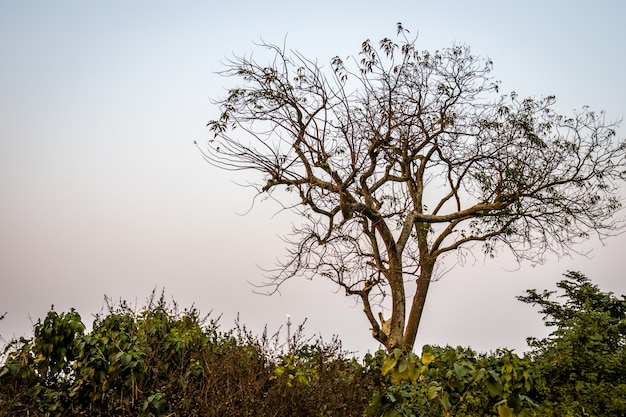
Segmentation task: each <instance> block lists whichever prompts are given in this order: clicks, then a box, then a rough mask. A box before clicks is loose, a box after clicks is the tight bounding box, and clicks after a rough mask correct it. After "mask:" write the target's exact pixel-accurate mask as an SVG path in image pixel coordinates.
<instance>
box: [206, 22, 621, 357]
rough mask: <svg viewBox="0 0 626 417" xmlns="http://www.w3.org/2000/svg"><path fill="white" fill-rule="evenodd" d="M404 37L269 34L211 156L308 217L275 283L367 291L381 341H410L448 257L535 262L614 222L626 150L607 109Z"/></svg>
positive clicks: (236, 91)
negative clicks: (356, 48) (313, 54)
mask: <svg viewBox="0 0 626 417" xmlns="http://www.w3.org/2000/svg"><path fill="white" fill-rule="evenodd" d="M397 35H398V41H392V40H391V39H387V38H385V39H383V40H382V41H380V43H379V44H377V45H376V44H372V43H371V42H370V41H369V40H367V41H365V42H363V44H362V45H361V51H360V52H359V54H358V55H357V56H356V57H352V58H348V59H345V60H342V59H340V58H339V57H335V58H334V59H333V60H332V61H331V62H330V65H328V66H322V65H318V64H317V62H316V61H313V60H310V59H308V58H306V57H305V56H303V55H302V54H300V53H298V52H294V51H289V50H286V49H285V48H284V47H280V46H277V45H273V44H266V43H264V44H261V45H259V47H260V48H261V49H262V50H263V51H264V52H269V53H270V58H269V59H268V60H267V61H266V62H259V61H258V60H256V59H253V58H252V57H251V56H250V57H248V56H236V57H235V58H233V59H232V60H230V61H229V62H228V63H227V64H226V65H227V68H226V70H225V71H224V73H223V74H224V75H226V76H231V77H234V78H236V79H238V80H239V81H238V82H239V83H238V84H237V86H236V87H233V88H231V89H229V90H228V94H227V95H226V96H225V97H224V98H222V99H220V100H218V101H217V102H216V104H217V105H218V106H219V109H220V116H219V118H217V119H216V120H213V121H211V122H209V127H210V130H211V131H212V133H213V134H214V137H213V138H212V139H211V140H209V143H208V149H207V150H206V151H204V155H205V157H206V159H207V160H208V161H209V162H210V163H211V164H213V165H215V166H218V167H221V168H224V169H229V170H250V171H255V172H257V173H260V174H261V175H260V176H259V178H260V180H259V182H257V183H256V184H255V185H256V187H257V191H258V193H259V194H267V195H271V196H272V198H275V199H276V200H278V201H279V202H281V203H282V204H283V205H284V207H286V208H288V209H290V210H293V211H295V212H296V213H298V214H299V215H300V216H301V218H302V220H303V224H302V225H301V226H299V227H296V228H294V231H293V234H292V235H291V236H290V238H289V243H290V245H289V246H288V247H289V249H288V251H287V255H288V256H287V257H286V258H285V260H284V262H283V263H281V264H280V265H279V267H278V268H277V269H276V270H275V271H274V272H275V274H274V275H273V276H272V277H271V279H272V281H271V284H272V285H275V286H276V287H275V288H277V287H278V286H280V285H281V284H282V283H283V282H285V280H287V279H289V278H291V277H294V276H302V275H304V276H309V277H312V276H321V277H325V278H327V279H329V280H331V281H333V282H334V283H336V284H337V285H338V286H339V287H341V288H342V289H343V290H345V293H346V295H348V296H354V297H358V299H359V300H360V302H361V303H362V305H363V310H364V312H365V315H366V316H367V318H368V320H369V323H370V324H371V329H372V334H373V337H374V338H375V339H376V340H378V341H379V342H380V343H382V344H383V345H384V346H385V347H386V348H387V349H389V350H392V349H395V348H403V349H407V350H408V349H412V348H413V345H414V343H415V338H416V335H417V331H418V327H419V323H420V320H421V318H422V312H423V309H424V303H425V301H426V298H427V295H428V288H429V285H430V283H431V281H432V280H433V279H435V278H436V277H437V273H438V272H437V271H438V269H437V266H438V265H439V264H440V263H441V260H442V258H443V257H444V256H445V255H447V254H456V255H457V256H458V257H461V258H462V257H463V256H465V255H467V253H468V252H467V251H471V250H477V249H478V247H480V248H482V250H483V251H484V252H485V253H486V254H487V255H490V256H493V255H494V253H495V252H494V251H495V250H496V249H497V248H499V247H504V248H507V249H509V250H510V251H511V252H512V254H513V255H514V256H515V258H516V259H517V260H518V261H522V260H530V261H532V262H540V261H541V260H542V259H543V258H544V256H545V255H546V254H547V253H554V254H556V255H557V256H559V255H563V254H567V253H568V252H570V251H572V250H574V249H572V248H573V247H575V245H576V244H578V243H581V242H583V241H585V240H586V239H588V238H589V237H590V236H591V235H596V236H597V237H599V238H600V239H602V238H604V237H606V236H610V235H611V234H614V233H615V232H616V231H618V230H619V228H620V227H621V226H622V224H621V220H620V219H619V218H616V217H615V215H616V214H617V212H618V211H619V209H620V207H621V201H620V194H619V187H620V186H621V182H622V181H623V179H624V158H625V156H624V155H625V151H626V145H625V143H624V141H623V140H621V139H618V138H617V137H616V132H615V128H616V124H614V123H608V122H606V121H605V118H604V115H603V113H594V112H592V111H590V110H589V109H586V108H585V109H583V110H582V111H580V112H577V113H575V114H573V116H571V117H567V116H562V115H559V114H557V113H556V112H555V111H554V110H553V103H554V101H555V99H554V97H546V98H541V99H532V98H528V99H521V98H520V97H518V95H517V94H515V93H511V94H507V95H499V94H498V83H496V82H494V81H493V80H492V79H491V77H490V71H491V68H492V63H491V61H490V60H488V59H484V58H480V57H476V56H474V55H472V54H471V53H470V50H469V48H467V47H464V46H453V47H451V48H448V49H443V50H440V51H435V52H427V51H420V50H418V49H417V48H416V45H415V40H412V39H409V38H408V37H407V36H408V32H407V31H406V30H404V29H403V28H402V27H401V26H400V25H398V33H397ZM440 269H441V268H440Z"/></svg>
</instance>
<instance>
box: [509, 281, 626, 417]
mask: <svg viewBox="0 0 626 417" xmlns="http://www.w3.org/2000/svg"><path fill="white" fill-rule="evenodd" d="M565 277H566V279H565V280H562V281H560V282H559V283H558V284H557V287H558V288H559V289H561V291H562V293H561V294H560V295H559V296H558V298H557V299H556V300H555V299H554V298H555V295H557V293H556V292H555V291H543V292H542V293H538V292H537V291H536V290H529V291H527V293H526V295H525V296H523V297H519V299H520V300H521V301H523V302H526V303H530V304H533V305H538V306H540V307H541V310H540V312H541V313H542V314H544V320H545V324H546V325H547V326H551V327H555V330H554V331H553V332H552V333H551V334H550V336H549V337H547V338H545V339H542V340H537V339H529V344H530V346H531V347H532V352H531V354H530V356H531V357H532V359H533V363H534V365H533V375H534V377H535V379H536V380H537V384H536V391H535V394H534V395H535V396H536V398H537V399H538V400H539V401H540V402H541V404H542V407H541V413H540V415H542V416H550V417H553V416H554V417H561V416H618V415H620V416H623V415H626V298H625V297H624V296H622V297H621V298H618V297H616V296H614V295H613V294H612V293H610V292H609V293H605V292H602V291H600V289H599V288H598V287H597V286H596V285H594V284H592V283H591V282H590V280H589V279H588V278H587V277H585V276H584V275H582V274H581V273H579V272H571V271H570V272H568V273H567V274H565ZM559 299H560V300H559Z"/></svg>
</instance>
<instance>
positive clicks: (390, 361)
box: [380, 355, 398, 375]
mask: <svg viewBox="0 0 626 417" xmlns="http://www.w3.org/2000/svg"><path fill="white" fill-rule="evenodd" d="M397 363H398V358H397V357H396V356H395V355H390V356H387V359H385V362H383V366H382V367H381V368H380V370H381V372H382V374H383V375H387V373H388V372H389V371H390V370H391V369H393V368H394V367H395V366H396V364H397Z"/></svg>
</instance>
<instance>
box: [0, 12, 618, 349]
mask: <svg viewBox="0 0 626 417" xmlns="http://www.w3.org/2000/svg"><path fill="white" fill-rule="evenodd" d="M624 16H626V3H624V2H622V1H618V0H615V1H594V2H590V1H589V2H582V1H550V2H547V1H544V0H542V1H535V0H532V1H524V2H521V1H472V2H470V1H464V0H459V1H439V2H433V1H421V0H413V1H386V2H380V1H364V0H361V1H350V2H340V1H336V0H335V1H326V0H321V1H317V2H293V1H290V2H287V1H275V2H258V1H238V0H233V1H220V2H217V1H195V2H192V1H180V2H166V1H153V0H151V1H107V2H83V1H57V2H50V1H6V0H0V310H1V311H0V314H1V313H3V312H4V311H7V312H8V315H7V317H6V318H5V319H4V320H2V321H0V335H1V336H2V337H3V338H4V340H7V339H9V338H11V337H13V336H20V335H26V334H29V332H30V325H31V322H30V320H29V317H31V318H32V319H33V320H36V319H37V318H39V317H43V316H44V315H45V314H46V312H47V311H48V309H49V307H50V305H51V304H54V305H55V309H56V310H58V311H66V310H68V309H69V308H70V307H75V308H76V309H77V310H78V311H79V312H80V313H81V315H82V316H83V320H84V321H85V323H86V324H90V323H91V321H92V318H91V314H93V313H96V312H98V311H99V310H100V309H101V307H102V305H103V297H104V295H108V296H109V297H111V298H113V299H119V298H124V299H126V300H128V301H130V302H132V303H134V302H135V300H136V301H137V303H138V304H139V305H141V304H142V303H143V301H144V300H145V298H146V297H147V296H148V295H149V293H150V292H151V290H152V289H153V288H157V290H160V289H161V288H165V291H166V294H167V296H168V297H169V298H174V299H175V300H176V301H177V302H178V303H179V304H180V305H181V306H182V307H188V306H190V305H191V304H195V305H196V306H197V307H199V308H200V309H201V311H203V312H209V311H211V310H212V311H213V315H214V316H217V315H219V314H222V315H223V316H222V319H221V323H222V327H223V328H224V329H228V328H231V327H232V325H233V321H234V318H235V317H236V316H237V314H239V315H240V318H241V322H242V323H244V324H246V325H247V326H248V327H250V328H251V329H252V330H254V331H255V332H259V331H260V330H261V329H262V327H263V325H264V324H267V325H268V328H269V330H270V331H274V330H276V329H278V327H279V326H280V325H281V324H283V323H284V321H285V315H286V314H287V313H289V314H291V316H292V318H293V321H294V322H296V323H299V322H301V321H302V320H304V318H306V317H308V323H307V326H306V329H307V334H309V335H312V334H315V333H321V334H322V335H323V336H324V337H325V338H330V337H331V336H332V335H333V334H337V335H339V337H340V339H341V340H342V341H343V342H344V346H345V347H346V348H347V349H349V350H353V351H357V352H359V354H362V353H364V352H366V351H367V350H374V349H376V348H377V346H378V345H377V343H375V342H374V341H373V339H372V338H371V335H370V331H369V330H368V324H367V322H366V320H365V318H364V316H363V314H362V311H361V308H360V307H359V306H358V305H357V306H355V304H354V302H353V301H352V300H350V299H347V298H345V297H344V296H343V295H342V294H341V293H335V291H336V288H333V287H332V285H330V284H328V283H326V282H324V281H323V280H322V279H317V280H313V281H299V280H293V281H291V282H288V283H287V284H286V285H285V286H284V287H283V288H282V295H280V296H278V295H276V296H272V297H265V296H261V295H255V294H253V287H252V286H251V285H250V282H252V283H261V282H262V280H263V272H262V271H261V270H260V269H259V268H258V266H257V265H261V266H266V267H271V266H272V262H273V260H274V259H275V258H276V257H279V256H281V255H282V254H283V249H284V247H283V244H282V242H281V241H280V239H279V237H278V236H279V235H281V234H284V233H288V232H289V221H290V219H289V216H287V215H284V214H281V215H278V216H273V215H274V214H275V213H276V211H277V207H276V206H275V205H273V204H260V205H257V206H256V207H255V208H254V210H252V211H251V212H250V213H249V214H247V215H246V216H241V215H239V214H238V213H242V212H245V211H246V210H247V209H248V207H249V205H250V202H251V199H252V197H253V195H252V194H251V193H250V190H248V189H245V188H241V187H238V186H237V185H235V184H234V182H233V181H237V180H245V179H246V175H248V174H246V175H243V176H242V175H238V176H233V175H231V173H228V172H221V171H219V170H217V169H215V168H213V167H211V166H208V165H207V164H206V163H205V162H204V161H203V160H202V158H201V155H200V153H199V152H198V150H197V149H196V148H195V147H194V146H193V141H194V140H197V141H198V142H200V143H202V142H204V141H205V140H206V139H208V138H209V132H208V129H207V128H206V122H207V121H208V120H210V119H211V118H214V117H216V115H217V111H216V108H215V107H214V106H212V105H211V103H210V98H211V97H213V98H215V97H217V96H220V95H222V94H223V93H224V91H225V88H226V87H228V86H229V85H230V84H229V83H230V82H231V81H232V80H227V79H223V78H221V77H219V76H218V75H216V74H215V72H216V71H219V70H220V69H222V65H221V64H220V62H221V61H223V60H224V58H225V57H227V56H229V55H230V54H231V53H232V52H235V53H239V54H242V53H248V52H250V51H252V50H253V41H256V40H259V38H261V37H262V38H263V39H264V40H266V41H270V42H276V43H282V42H283V39H284V37H285V35H287V45H288V47H290V48H294V49H298V50H299V51H300V52H302V53H304V54H305V55H306V56H309V57H317V58H318V60H319V62H320V63H328V62H329V60H330V58H331V57H333V56H334V55H341V56H347V55H349V54H356V53H357V52H358V48H359V46H360V43H361V41H363V40H364V39H366V38H371V39H372V40H375V41H377V40H379V39H380V38H382V37H384V36H393V35H394V34H395V24H396V22H398V21H401V22H402V23H403V24H404V26H405V27H406V28H407V29H409V30H411V31H413V33H415V32H416V31H419V39H418V47H419V49H436V48H443V47H448V46H450V45H451V44H452V43H453V42H456V43H465V44H468V45H470V46H471V47H472V50H473V51H474V52H475V53H477V54H480V55H483V56H489V57H490V58H491V59H493V61H494V64H495V66H494V72H493V74H494V77H495V78H496V79H499V80H501V81H502V89H503V90H504V91H511V90H515V91H517V92H519V93H520V95H522V96H528V95H530V96H535V97H540V96H542V95H549V94H554V95H556V96H557V98H558V104H557V107H558V109H559V110H560V111H562V112H567V113H570V112H571V111H572V110H573V109H575V108H580V107H582V106H583V105H589V106H591V107H592V108H594V109H596V110H602V109H604V110H606V112H607V117H608V118H609V119H612V120H614V119H620V118H623V117H624V116H626V106H625V105H624V103H625V102H624V97H626V80H625V77H624V68H625V67H626V44H625V40H626V25H624V23H623V19H624ZM625 132H626V129H625V128H624V127H622V128H621V129H620V131H619V136H620V137H623V136H624V134H625ZM606 243H607V246H604V247H603V246H602V245H601V244H600V242H598V241H597V240H592V241H590V243H589V248H591V249H593V257H592V258H590V259H585V258H581V257H576V258H573V259H561V260H557V259H555V258H550V259H549V261H548V263H547V264H545V265H543V266H539V267H535V268H530V267H527V266H526V267H523V268H521V269H520V270H517V271H514V272H511V271H512V270H514V269H515V267H516V266H515V264H513V263H511V262H510V259H509V258H508V257H506V256H501V257H499V258H498V259H496V260H495V261H490V260H487V261H483V259H482V258H481V256H480V255H479V254H478V255H477V261H476V263H475V264H474V265H469V266H466V267H464V268H456V269H454V270H453V271H452V272H450V273H449V274H448V275H446V276H445V277H444V278H443V279H442V280H440V281H438V282H437V283H435V284H433V286H431V293H430V294H429V299H428V301H427V306H426V312H425V316H424V319H423V324H422V327H421V329H420V332H421V333H420V334H419V335H418V340H417V344H416V345H417V346H418V347H419V346H421V345H422V344H425V343H433V344H452V345H464V346H468V345H469V346H472V347H473V348H475V349H478V350H481V351H486V350H490V349H495V348H498V347H505V346H506V347H510V348H515V349H518V350H523V349H525V347H526V344H525V338H526V337H528V336H543V335H544V334H545V333H546V331H545V330H544V328H543V327H542V324H541V318H540V316H539V315H538V314H537V313H536V312H535V311H534V310H533V309H532V308H531V307H528V306H525V305H523V304H521V303H520V302H518V301H517V300H515V296H516V295H520V294H522V293H523V291H524V290H525V289H527V288H539V289H543V288H550V289H551V288H553V285H554V283H555V282H556V281H557V280H559V279H561V274H562V273H564V272H565V271H566V270H568V269H573V270H580V271H582V272H583V273H585V274H587V275H588V276H589V277H591V278H592V279H593V280H594V281H595V282H596V283H598V284H599V285H600V286H601V288H602V289H604V290H611V291H614V292H616V293H618V294H624V293H626V280H625V279H624V272H623V270H624V266H625V263H626V260H625V257H624V256H625V254H626V252H625V251H624V247H626V235H622V236H620V237H616V238H613V239H610V240H608V241H607V242H606Z"/></svg>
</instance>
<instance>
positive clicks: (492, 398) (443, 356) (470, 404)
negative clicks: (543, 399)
mask: <svg viewBox="0 0 626 417" xmlns="http://www.w3.org/2000/svg"><path fill="white" fill-rule="evenodd" d="M367 360H368V361H369V362H370V363H371V364H374V365H373V366H374V367H376V368H377V367H380V371H381V374H382V375H383V376H386V377H387V378H386V379H384V380H383V382H382V389H381V390H380V391H379V392H378V393H377V394H376V395H375V396H374V398H373V400H372V401H371V403H370V405H369V406H368V409H367V412H368V413H369V415H372V416H384V417H396V416H406V417H409V416H418V417H421V416H459V417H465V416H468V417H469V416H492V415H493V416H501V417H504V416H530V415H533V408H534V407H535V405H534V403H533V402H532V401H531V400H530V398H529V397H528V396H527V394H528V392H529V391H530V389H531V382H532V381H531V376H530V372H529V369H530V364H529V363H528V362H527V361H525V360H523V359H521V358H519V357H518V356H517V355H515V354H513V353H512V352H510V351H507V350H502V351H498V352H496V353H495V354H492V355H482V356H477V355H476V353H474V352H473V351H472V350H470V349H464V348H460V347H458V348H452V347H445V348H441V347H432V346H428V345H427V346H424V348H423V350H422V355H421V356H418V355H416V354H414V353H412V352H408V353H407V352H403V351H401V350H396V351H394V352H393V353H391V354H390V355H386V354H385V353H384V352H379V353H378V354H377V355H376V356H374V357H371V356H370V357H368V358H367Z"/></svg>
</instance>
